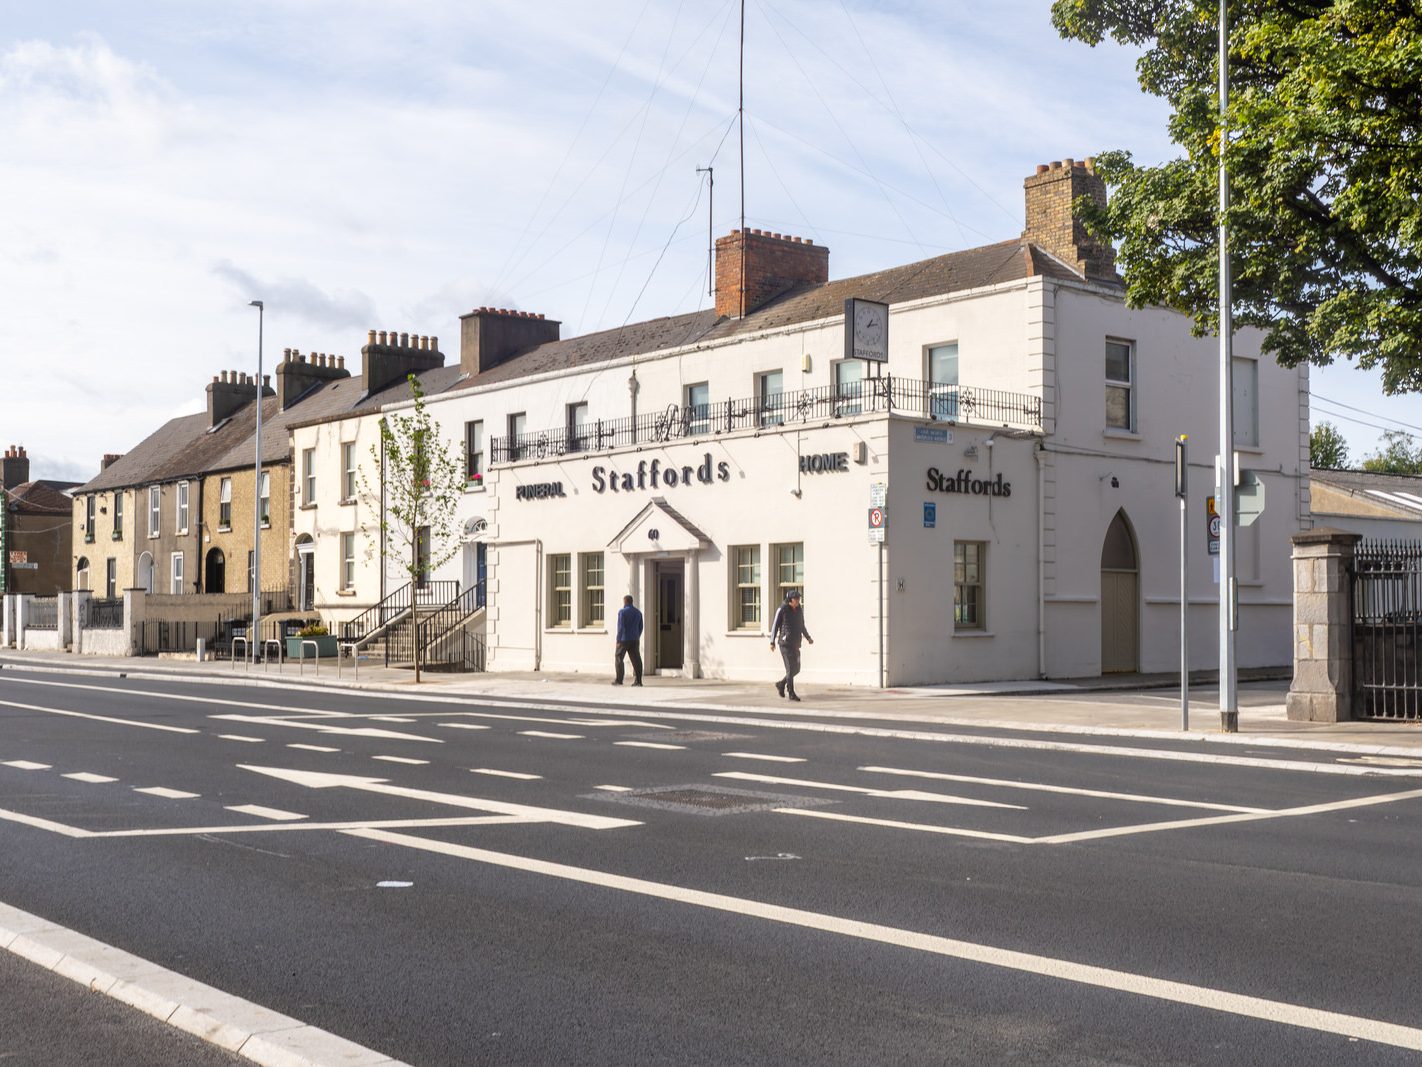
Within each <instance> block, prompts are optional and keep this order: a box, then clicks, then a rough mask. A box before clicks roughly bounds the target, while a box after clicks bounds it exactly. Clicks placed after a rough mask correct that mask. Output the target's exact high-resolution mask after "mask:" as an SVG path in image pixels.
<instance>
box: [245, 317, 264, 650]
mask: <svg viewBox="0 0 1422 1067" xmlns="http://www.w3.org/2000/svg"><path fill="white" fill-rule="evenodd" d="M248 306H249V307H254V308H256V309H257V438H256V441H257V443H256V446H255V449H254V451H255V452H256V458H255V460H254V463H253V473H252V632H251V634H250V635H249V638H250V639H249V640H248V642H247V652H248V654H249V655H250V656H251V657H252V659H251V662H252V664H253V665H254V666H255V665H256V662H257V645H258V643H259V642H260V641H261V625H262V581H261V576H262V327H263V325H264V321H263V320H264V319H265V318H266V308H265V306H264V305H263V304H262V302H261V301H260V300H253V301H252V302H251V304H249V305H248Z"/></svg>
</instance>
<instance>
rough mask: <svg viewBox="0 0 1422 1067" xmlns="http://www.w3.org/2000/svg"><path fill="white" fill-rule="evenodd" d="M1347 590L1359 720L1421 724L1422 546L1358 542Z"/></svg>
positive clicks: (1419, 544) (1386, 542)
mask: <svg viewBox="0 0 1422 1067" xmlns="http://www.w3.org/2000/svg"><path fill="white" fill-rule="evenodd" d="M1351 586H1352V599H1353V678H1354V684H1355V686H1356V689H1357V695H1358V701H1357V709H1358V715H1359V717H1361V718H1365V719H1387V720H1399V719H1401V720H1413V721H1416V720H1422V650H1419V645H1422V541H1363V542H1362V543H1361V544H1359V545H1358V548H1357V552H1356V554H1355V556H1354V558H1353V570H1352V580H1351Z"/></svg>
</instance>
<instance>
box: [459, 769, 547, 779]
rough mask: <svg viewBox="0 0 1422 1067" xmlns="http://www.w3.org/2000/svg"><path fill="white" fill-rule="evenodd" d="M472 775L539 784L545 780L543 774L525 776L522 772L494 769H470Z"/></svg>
mask: <svg viewBox="0 0 1422 1067" xmlns="http://www.w3.org/2000/svg"><path fill="white" fill-rule="evenodd" d="M469 773H470V774H490V775H493V776H494V777H495V778H517V779H518V780H519V781H521V782H537V781H539V780H541V779H542V778H543V775H541V774H523V773H522V772H520V771H496V770H494V769H493V768H492V767H470V768H469Z"/></svg>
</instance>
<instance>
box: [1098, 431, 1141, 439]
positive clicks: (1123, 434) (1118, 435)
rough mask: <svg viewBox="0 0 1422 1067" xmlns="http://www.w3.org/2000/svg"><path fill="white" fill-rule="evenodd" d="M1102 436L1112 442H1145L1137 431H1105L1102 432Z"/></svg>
mask: <svg viewBox="0 0 1422 1067" xmlns="http://www.w3.org/2000/svg"><path fill="white" fill-rule="evenodd" d="M1101 436H1102V437H1105V438H1107V439H1108V440H1112V441H1144V440H1145V438H1144V437H1142V436H1141V435H1140V434H1139V433H1137V432H1136V431H1135V430H1120V429H1110V428H1108V429H1105V430H1102V431H1101Z"/></svg>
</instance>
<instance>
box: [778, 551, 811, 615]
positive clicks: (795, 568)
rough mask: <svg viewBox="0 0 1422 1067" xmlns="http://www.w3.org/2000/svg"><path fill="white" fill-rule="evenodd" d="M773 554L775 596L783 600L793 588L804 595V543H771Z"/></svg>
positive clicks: (780, 600) (779, 600)
mask: <svg viewBox="0 0 1422 1067" xmlns="http://www.w3.org/2000/svg"><path fill="white" fill-rule="evenodd" d="M772 552H773V554H774V556H775V598H776V600H777V602H783V601H784V600H785V597H786V596H787V595H788V594H789V593H790V591H791V590H792V589H793V590H794V591H795V592H797V593H799V594H800V595H801V596H804V595H805V544H804V542H803V541H799V542H796V543H795V544H793V545H773V546H772Z"/></svg>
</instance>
